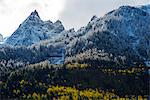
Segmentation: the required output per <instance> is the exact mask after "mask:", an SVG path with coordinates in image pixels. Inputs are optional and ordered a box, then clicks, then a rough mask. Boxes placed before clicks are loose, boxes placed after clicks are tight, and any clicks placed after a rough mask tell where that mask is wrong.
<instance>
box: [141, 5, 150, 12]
mask: <svg viewBox="0 0 150 100" xmlns="http://www.w3.org/2000/svg"><path fill="white" fill-rule="evenodd" d="M139 8H140V9H142V10H144V11H145V12H147V13H149V14H150V4H148V5H144V6H141V7H139Z"/></svg>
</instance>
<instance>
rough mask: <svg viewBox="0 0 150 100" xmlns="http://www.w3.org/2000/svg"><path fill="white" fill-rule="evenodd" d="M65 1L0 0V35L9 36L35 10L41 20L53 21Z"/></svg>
mask: <svg viewBox="0 0 150 100" xmlns="http://www.w3.org/2000/svg"><path fill="white" fill-rule="evenodd" d="M64 1H65V0H0V33H2V34H3V35H4V36H9V35H10V34H12V33H13V32H14V31H15V29H16V28H17V27H18V26H19V24H20V23H22V22H23V21H24V20H25V18H26V17H27V16H28V15H29V14H30V13H31V12H32V11H34V10H35V9H36V10H37V11H38V12H39V15H40V16H41V18H42V19H43V20H49V19H50V20H52V21H55V20H57V19H58V15H59V13H60V12H61V11H62V10H63V7H64Z"/></svg>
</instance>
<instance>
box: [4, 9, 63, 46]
mask: <svg viewBox="0 0 150 100" xmlns="http://www.w3.org/2000/svg"><path fill="white" fill-rule="evenodd" d="M63 30H64V26H63V25H62V23H61V21H59V20H58V21H56V22H55V23H52V22H51V21H50V20H49V21H43V20H41V18H40V16H39V14H38V12H37V11H36V10H35V11H33V12H32V13H31V14H30V15H29V16H28V17H27V19H26V20H25V21H24V22H23V23H22V24H20V26H19V28H18V29H17V30H16V31H15V32H14V33H13V34H12V35H11V36H10V37H9V38H8V39H7V40H6V42H5V43H6V44H9V45H13V46H23V45H25V46H29V45H32V44H34V43H37V42H39V41H41V40H44V39H48V38H50V37H52V36H55V35H57V34H59V33H61V32H62V31H63Z"/></svg>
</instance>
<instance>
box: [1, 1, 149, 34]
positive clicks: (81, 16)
mask: <svg viewBox="0 0 150 100" xmlns="http://www.w3.org/2000/svg"><path fill="white" fill-rule="evenodd" d="M143 4H150V0H0V33H1V34H3V35H4V36H9V35H11V34H12V33H13V32H14V31H15V30H16V29H17V27H18V26H19V24H20V23H22V22H23V21H24V20H25V19H26V17H28V16H29V14H30V13H31V12H32V11H34V10H35V9H36V10H37V11H38V12H39V15H40V16H41V18H42V19H43V20H51V21H53V22H54V21H56V20H57V19H60V20H61V21H62V22H63V24H64V26H65V27H66V28H67V29H69V28H75V29H78V28H80V27H82V26H84V25H86V24H87V23H88V21H89V20H90V18H91V17H92V16H93V15H97V16H98V17H100V16H103V15H104V14H105V13H106V12H109V11H111V10H112V9H116V8H118V7H119V6H121V5H143Z"/></svg>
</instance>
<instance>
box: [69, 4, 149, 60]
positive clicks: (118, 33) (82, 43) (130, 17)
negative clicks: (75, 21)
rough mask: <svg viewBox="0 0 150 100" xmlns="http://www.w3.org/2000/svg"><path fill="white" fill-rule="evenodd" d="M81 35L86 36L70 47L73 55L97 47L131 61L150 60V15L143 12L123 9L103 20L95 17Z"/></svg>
mask: <svg viewBox="0 0 150 100" xmlns="http://www.w3.org/2000/svg"><path fill="white" fill-rule="evenodd" d="M78 33H80V34H82V35H81V36H80V37H79V38H76V39H74V40H73V41H71V42H70V43H69V45H68V47H67V55H69V56H72V55H76V54H79V53H84V52H85V51H86V50H89V49H91V48H96V49H98V50H104V51H105V52H106V53H110V54H112V55H113V56H114V58H115V57H118V56H125V58H126V59H127V60H128V61H129V62H139V61H141V59H143V60H145V59H150V15H149V14H148V13H147V12H145V11H144V10H143V9H140V8H137V7H131V6H121V7H119V8H118V9H116V10H113V11H111V12H109V13H107V14H106V15H105V16H104V17H102V18H97V17H96V16H94V17H92V19H91V21H90V22H89V23H88V25H87V26H85V27H83V28H81V29H80V30H79V31H78Z"/></svg>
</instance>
